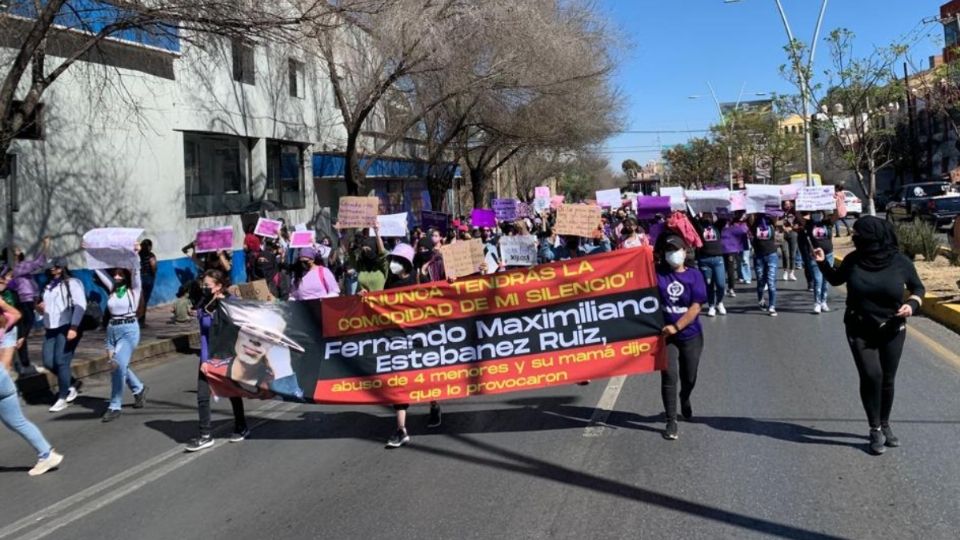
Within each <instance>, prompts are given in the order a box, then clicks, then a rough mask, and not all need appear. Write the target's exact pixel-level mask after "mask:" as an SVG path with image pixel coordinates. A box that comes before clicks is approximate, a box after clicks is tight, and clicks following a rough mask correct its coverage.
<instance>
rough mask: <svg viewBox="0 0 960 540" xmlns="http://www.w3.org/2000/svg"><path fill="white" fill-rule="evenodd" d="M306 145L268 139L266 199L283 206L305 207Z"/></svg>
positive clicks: (289, 207) (288, 207)
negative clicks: (304, 170)
mask: <svg viewBox="0 0 960 540" xmlns="http://www.w3.org/2000/svg"><path fill="white" fill-rule="evenodd" d="M305 152H306V147H305V146H304V145H301V144H297V143H289V142H283V141H267V189H266V199H267V200H270V201H273V202H275V203H277V204H278V205H279V206H280V207H281V208H287V209H292V208H303V207H304V206H305V202H304V201H305V199H304V195H303V155H304V153H305Z"/></svg>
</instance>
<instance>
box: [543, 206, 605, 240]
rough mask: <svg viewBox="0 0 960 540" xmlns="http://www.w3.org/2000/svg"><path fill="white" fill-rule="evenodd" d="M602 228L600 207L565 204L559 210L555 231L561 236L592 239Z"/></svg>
mask: <svg viewBox="0 0 960 540" xmlns="http://www.w3.org/2000/svg"><path fill="white" fill-rule="evenodd" d="M599 226H600V207H598V206H592V205H587V204H564V205H562V206H561V207H560V208H558V209H557V224H556V225H555V226H554V228H553V230H554V231H556V233H557V234H560V235H571V236H582V237H587V238H590V237H592V236H593V235H594V233H595V232H596V231H597V227H599Z"/></svg>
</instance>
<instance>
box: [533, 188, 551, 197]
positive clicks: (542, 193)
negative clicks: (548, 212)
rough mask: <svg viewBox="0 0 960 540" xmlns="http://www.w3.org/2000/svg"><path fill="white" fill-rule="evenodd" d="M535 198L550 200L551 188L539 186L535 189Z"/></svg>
mask: <svg viewBox="0 0 960 540" xmlns="http://www.w3.org/2000/svg"><path fill="white" fill-rule="evenodd" d="M533 196H534V198H536V199H549V198H550V187H549V186H537V187H535V188H533Z"/></svg>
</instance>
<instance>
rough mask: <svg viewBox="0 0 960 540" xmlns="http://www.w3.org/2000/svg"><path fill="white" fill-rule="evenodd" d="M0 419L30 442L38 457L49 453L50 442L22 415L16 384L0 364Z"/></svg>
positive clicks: (43, 456)
mask: <svg viewBox="0 0 960 540" xmlns="http://www.w3.org/2000/svg"><path fill="white" fill-rule="evenodd" d="M0 421H2V422H3V425H5V426H7V428H8V429H10V430H11V431H14V432H16V433H17V434H18V435H20V436H21V437H23V438H24V440H26V441H27V442H28V443H30V446H32V447H33V449H34V450H36V451H37V457H39V458H40V459H43V458H45V457H47V456H48V455H49V454H50V443H48V442H47V440H46V439H44V438H43V433H40V430H39V429H37V426H36V425H34V423H33V422H31V421H29V420H27V418H26V417H25V416H23V411H22V410H21V409H20V398H19V397H17V386H16V385H15V384H14V383H13V379H11V378H10V374H9V373H7V370H6V369H5V368H4V367H3V366H0Z"/></svg>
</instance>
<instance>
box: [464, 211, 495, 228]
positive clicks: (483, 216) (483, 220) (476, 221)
mask: <svg viewBox="0 0 960 540" xmlns="http://www.w3.org/2000/svg"><path fill="white" fill-rule="evenodd" d="M470 224H471V225H473V226H474V227H496V226H497V213H496V212H494V211H493V210H488V209H486V208H474V209H473V211H472V212H470Z"/></svg>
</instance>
